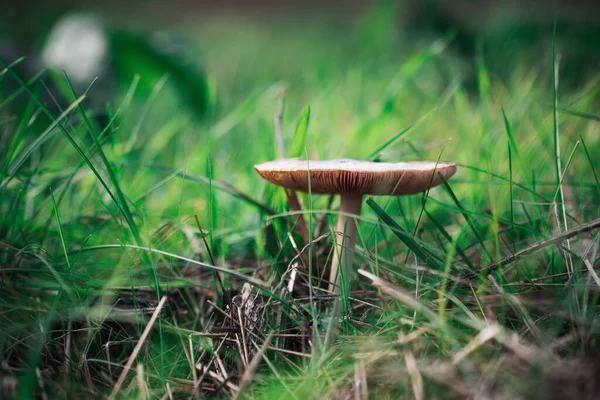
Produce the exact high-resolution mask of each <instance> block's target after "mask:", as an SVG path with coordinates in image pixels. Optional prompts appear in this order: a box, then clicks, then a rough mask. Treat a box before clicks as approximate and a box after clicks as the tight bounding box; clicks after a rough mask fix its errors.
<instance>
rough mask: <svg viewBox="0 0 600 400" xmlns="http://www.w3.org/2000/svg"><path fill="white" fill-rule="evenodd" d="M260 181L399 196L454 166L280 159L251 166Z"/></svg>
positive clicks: (417, 190) (430, 184)
mask: <svg viewBox="0 0 600 400" xmlns="http://www.w3.org/2000/svg"><path fill="white" fill-rule="evenodd" d="M254 169H255V170H256V172H258V173H259V174H260V176H261V177H263V179H265V180H267V181H269V182H271V183H274V184H275V185H279V186H283V187H284V188H287V189H293V190H298V191H302V192H308V191H309V172H310V192H311V193H320V194H350V193H352V194H372V195H392V196H401V195H407V194H415V193H421V192H424V191H426V190H427V189H429V188H430V187H434V186H437V185H439V184H441V183H442V180H441V179H440V177H439V176H438V174H437V172H441V174H442V175H443V176H444V179H448V178H450V177H451V176H452V175H454V173H455V172H456V164H454V163H442V162H435V161H411V162H399V163H387V162H372V161H360V160H352V159H337V160H329V161H310V160H309V161H306V160H300V159H281V160H277V161H270V162H266V163H263V164H258V165H255V166H254Z"/></svg>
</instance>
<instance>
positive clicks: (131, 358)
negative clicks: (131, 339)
mask: <svg viewBox="0 0 600 400" xmlns="http://www.w3.org/2000/svg"><path fill="white" fill-rule="evenodd" d="M166 302H167V296H164V297H163V298H162V299H160V302H159V303H158V306H156V310H154V314H152V317H151V318H150V321H148V325H146V328H145V329H144V332H142V336H140V340H139V341H138V342H137V344H136V345H135V348H134V349H133V352H132V353H131V355H130V356H129V360H127V364H125V367H124V368H123V371H121V375H120V376H119V379H118V380H117V383H116V384H115V387H114V389H113V391H112V392H111V394H110V396H108V399H109V400H112V399H114V398H115V396H116V394H117V393H118V392H119V390H120V389H121V386H123V382H125V378H126V377H127V373H128V372H129V370H130V369H131V366H132V365H133V362H134V361H135V359H136V358H137V356H138V354H139V352H140V350H142V346H143V345H144V343H146V339H147V338H148V335H150V331H151V330H152V327H153V326H154V323H155V322H156V320H157V319H158V316H159V315H160V312H161V311H162V309H163V307H164V305H165V303H166Z"/></svg>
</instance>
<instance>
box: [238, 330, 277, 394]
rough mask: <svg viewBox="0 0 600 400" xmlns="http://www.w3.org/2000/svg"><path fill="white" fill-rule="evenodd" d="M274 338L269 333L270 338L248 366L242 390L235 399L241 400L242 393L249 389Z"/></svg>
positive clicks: (243, 378) (243, 377)
mask: <svg viewBox="0 0 600 400" xmlns="http://www.w3.org/2000/svg"><path fill="white" fill-rule="evenodd" d="M272 338H273V332H271V333H269V336H267V338H266V339H265V341H264V343H263V345H262V347H261V348H260V350H259V351H258V353H256V354H255V355H254V357H252V361H251V362H250V364H249V365H248V368H246V370H245V371H244V375H242V380H241V381H240V388H239V390H238V391H237V393H236V394H235V396H234V399H239V398H240V396H241V394H242V392H243V391H244V390H245V389H246V388H247V387H248V385H250V383H251V382H252V380H253V379H254V373H255V372H256V368H258V365H259V364H260V360H261V359H262V358H263V356H264V355H265V352H266V351H267V349H268V348H269V343H271V339H272Z"/></svg>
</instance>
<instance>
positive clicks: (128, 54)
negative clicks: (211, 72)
mask: <svg viewBox="0 0 600 400" xmlns="http://www.w3.org/2000/svg"><path fill="white" fill-rule="evenodd" d="M111 44H112V53H113V54H112V56H113V62H114V65H115V69H116V72H117V76H118V79H119V81H120V82H121V83H122V84H123V85H127V84H128V83H129V82H131V80H132V79H133V78H134V76H135V75H140V85H139V89H140V90H141V91H142V94H145V95H146V96H147V95H149V94H150V93H151V92H152V90H153V88H154V86H155V84H156V82H157V81H158V80H159V79H161V77H162V76H164V75H165V74H168V75H169V82H170V83H171V85H173V87H174V88H175V89H176V91H177V93H178V94H179V95H180V96H181V98H182V99H183V100H184V101H185V102H186V103H187V105H188V107H189V108H190V110H191V111H192V112H193V114H194V115H196V116H198V117H200V116H202V115H204V114H205V113H206V111H207V108H208V85H207V82H206V76H205V75H204V73H203V72H202V71H200V70H198V69H197V67H195V66H194V65H193V64H191V63H187V62H185V60H184V59H183V57H182V56H181V55H179V54H172V53H170V52H168V51H167V49H162V48H161V47H159V46H157V45H155V44H153V43H151V42H150V41H148V40H146V39H144V38H142V37H139V36H136V35H133V34H130V33H127V32H122V31H118V32H113V33H112V35H111ZM144 92H145V93H144Z"/></svg>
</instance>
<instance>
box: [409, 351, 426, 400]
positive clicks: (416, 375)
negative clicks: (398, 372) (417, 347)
mask: <svg viewBox="0 0 600 400" xmlns="http://www.w3.org/2000/svg"><path fill="white" fill-rule="evenodd" d="M404 362H405V363H406V370H407V371H408V374H409V375H410V381H411V384H412V389H413V394H414V395H415V400H423V399H424V398H425V395H424V390H423V377H422V376H421V372H420V371H419V367H418V366H417V360H416V359H415V356H414V355H413V353H412V351H410V350H406V351H405V352H404Z"/></svg>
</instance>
